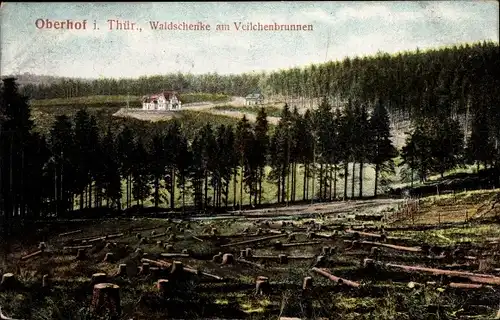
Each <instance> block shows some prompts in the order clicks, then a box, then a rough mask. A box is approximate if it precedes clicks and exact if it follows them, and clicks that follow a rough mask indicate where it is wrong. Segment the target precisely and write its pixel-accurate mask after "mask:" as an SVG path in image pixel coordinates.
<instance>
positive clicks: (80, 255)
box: [76, 249, 85, 260]
mask: <svg viewBox="0 0 500 320" xmlns="http://www.w3.org/2000/svg"><path fill="white" fill-rule="evenodd" d="M83 259H85V250H84V249H78V252H77V253H76V260H83Z"/></svg>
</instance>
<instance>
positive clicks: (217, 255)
mask: <svg viewBox="0 0 500 320" xmlns="http://www.w3.org/2000/svg"><path fill="white" fill-rule="evenodd" d="M212 261H213V262H215V263H221V262H222V256H221V255H220V254H216V255H215V256H213V257H212Z"/></svg>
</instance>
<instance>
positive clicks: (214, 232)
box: [210, 228, 219, 236]
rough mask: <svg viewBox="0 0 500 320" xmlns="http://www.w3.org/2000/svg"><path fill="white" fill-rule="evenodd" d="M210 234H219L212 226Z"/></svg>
mask: <svg viewBox="0 0 500 320" xmlns="http://www.w3.org/2000/svg"><path fill="white" fill-rule="evenodd" d="M210 234H211V235H213V236H216V235H218V234H219V231H218V230H217V228H212V229H211V230H210Z"/></svg>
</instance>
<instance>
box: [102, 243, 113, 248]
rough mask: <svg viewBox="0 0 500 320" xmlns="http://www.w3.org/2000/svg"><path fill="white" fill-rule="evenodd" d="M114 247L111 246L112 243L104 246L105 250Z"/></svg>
mask: <svg viewBox="0 0 500 320" xmlns="http://www.w3.org/2000/svg"><path fill="white" fill-rule="evenodd" d="M112 247H113V245H112V244H111V242H108V243H106V245H105V246H104V248H105V249H111V248H112Z"/></svg>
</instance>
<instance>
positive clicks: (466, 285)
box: [448, 282, 488, 290]
mask: <svg viewBox="0 0 500 320" xmlns="http://www.w3.org/2000/svg"><path fill="white" fill-rule="evenodd" d="M448 287H450V288H453V289H471V290H478V289H484V288H488V286H485V285H484V284H476V283H460V282H451V283H450V284H448Z"/></svg>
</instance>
